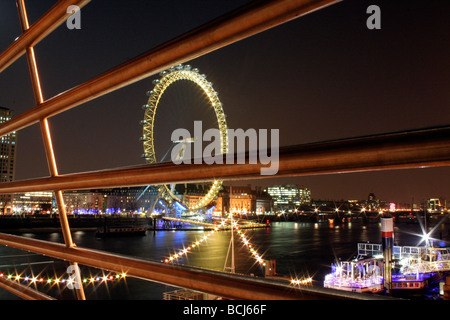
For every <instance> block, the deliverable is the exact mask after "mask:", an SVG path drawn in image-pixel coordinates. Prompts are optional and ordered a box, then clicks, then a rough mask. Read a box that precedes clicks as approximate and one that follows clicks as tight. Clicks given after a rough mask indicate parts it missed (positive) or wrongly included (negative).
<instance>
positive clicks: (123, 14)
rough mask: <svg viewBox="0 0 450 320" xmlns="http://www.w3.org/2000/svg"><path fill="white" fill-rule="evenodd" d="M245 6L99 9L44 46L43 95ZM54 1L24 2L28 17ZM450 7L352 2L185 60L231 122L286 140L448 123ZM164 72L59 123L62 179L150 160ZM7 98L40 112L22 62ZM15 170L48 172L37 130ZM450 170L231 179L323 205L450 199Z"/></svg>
mask: <svg viewBox="0 0 450 320" xmlns="http://www.w3.org/2000/svg"><path fill="white" fill-rule="evenodd" d="M248 2H249V1H226V2H225V1H216V2H214V3H208V4H205V3H204V2H203V1H189V2H182V1H180V2H178V1H174V2H171V3H170V4H169V3H163V2H160V1H154V2H152V1H148V2H142V1H127V3H126V4H124V3H123V2H120V1H113V2H111V1H110V2H108V3H106V2H104V1H95V2H92V3H90V4H88V5H87V6H86V7H85V8H83V9H82V10H81V29H80V30H69V29H68V28H67V27H66V25H65V24H62V25H61V26H60V27H59V28H58V29H57V30H55V32H54V33H52V34H51V35H50V36H49V37H48V39H45V41H43V42H42V43H40V44H38V45H37V46H36V48H35V50H36V57H37V63H38V67H39V71H40V73H41V80H42V86H43V89H44V95H45V98H46V99H48V98H51V97H53V96H54V95H56V94H58V93H60V92H62V91H65V90H68V89H70V88H72V87H74V86H76V85H78V84H80V83H82V82H83V81H86V80H89V79H91V78H92V77H94V76H96V75H97V74H99V73H101V72H104V71H106V70H108V69H110V68H112V67H114V66H116V65H118V64H120V63H123V62H124V61H126V60H128V59H130V58H133V57H135V56H137V55H139V54H140V53H142V52H144V51H147V50H149V49H151V48H153V47H156V46H157V45H159V44H161V43H164V42H166V41H168V40H170V39H172V38H174V37H176V36H178V35H180V34H183V33H185V32H187V31H189V30H191V29H194V28H195V27H197V26H199V25H201V24H203V23H206V22H208V21H210V20H212V19H214V18H216V17H218V16H221V15H222V14H224V13H226V12H228V11H230V10H232V9H234V8H238V7H240V6H241V5H243V4H246V3H248ZM54 3H55V1H51V0H46V1H44V0H43V1H39V3H36V2H30V3H29V4H27V8H28V14H29V16H30V23H32V22H33V21H35V20H36V18H37V17H40V16H41V15H42V14H43V13H44V12H45V11H47V10H48V9H49V8H50V7H51V5H53V4H54ZM370 4H376V5H379V7H380V8H381V29H380V30H369V29H368V28H367V26H366V20H367V18H368V14H367V13H366V8H367V7H368V6H369V5H370ZM0 9H1V10H0V12H1V13H0V15H2V19H0V24H1V25H0V30H1V31H0V49H1V50H4V49H5V48H6V47H7V46H8V45H10V44H11V43H12V41H13V40H14V39H15V38H16V37H17V36H19V35H20V34H21V29H20V25H19V22H18V17H17V9H16V7H15V3H14V1H11V2H2V3H1V4H0ZM448 9H449V4H447V3H439V2H437V1H435V2H432V4H424V3H422V2H420V1H410V2H408V3H407V4H404V3H389V2H388V1H370V2H369V1H344V2H342V3H338V4H335V5H332V6H330V7H327V8H324V9H321V10H319V11H317V12H314V13H311V14H308V15H306V16H304V17H300V18H298V19H296V20H294V21H291V22H288V23H286V24H284V25H282V26H279V27H276V28H274V29H272V30H269V31H267V32H264V33H262V34H258V35H255V36H253V37H251V38H249V39H246V40H243V41H240V42H238V43H236V44H233V45H231V46H229V47H226V48H223V49H221V50H218V51H217V52H212V53H210V54H207V55H205V56H203V57H199V58H197V59H195V60H193V61H189V62H188V63H189V64H191V65H192V66H195V67H197V68H199V69H200V71H201V72H202V73H205V74H206V75H207V77H208V80H209V81H211V82H213V83H214V87H215V89H216V90H217V91H218V92H219V96H220V99H221V101H222V102H223V104H224V107H223V108H224V112H225V114H226V115H227V121H228V122H229V126H230V127H232V128H244V129H246V128H267V129H271V128H277V129H280V143H281V145H282V146H287V145H295V144H303V143H309V142H316V141H326V140H333V139H343V138H348V137H355V136H364V135H371V134H378V133H384V132H396V131H402V130H412V129H419V128H425V127H435V126H442V125H448V124H449V123H450V115H449V112H448V102H449V95H448V90H447V88H446V84H448V83H449V81H448V80H449V78H448V75H449V74H450V73H449V72H448V71H449V62H448V58H447V57H448V53H449V43H450V41H448V34H447V32H446V28H445V27H446V25H447V23H446V21H447V20H446V19H447V18H446V14H445V12H448ZM136 15H137V16H136ZM131 17H132V18H131ZM175 21H176V22H177V23H174V22H175ZM154 78H156V76H155V77H150V78H148V79H145V80H142V81H140V82H138V83H136V84H133V85H130V86H129V87H127V88H124V89H121V90H118V91H117V92H114V93H111V94H109V95H107V96H105V97H102V98H98V99H96V100H93V101H91V102H89V103H86V104H84V105H82V106H80V107H78V108H75V109H72V110H70V111H68V112H66V113H64V114H61V115H57V116H55V117H52V118H50V119H49V122H50V127H51V129H52V133H53V140H54V145H55V152H56V160H57V163H58V167H59V169H60V170H59V171H60V173H62V174H64V173H71V172H77V171H91V170H100V169H108V168H115V167H121V166H131V165H138V164H143V163H144V161H143V159H141V158H140V155H141V153H142V143H141V142H139V137H140V136H141V135H142V127H141V126H140V125H139V121H140V120H142V119H143V116H144V114H143V111H142V109H141V106H142V105H143V104H145V103H146V100H147V98H148V97H147V96H146V94H145V93H146V91H147V90H150V89H151V88H152V83H151V81H152V80H153V79H154ZM0 90H1V92H2V96H1V97H0V105H1V106H3V107H6V108H10V109H12V110H13V111H14V113H15V115H17V114H20V113H22V112H24V111H26V110H28V109H30V108H31V107H33V106H34V105H35V103H34V98H33V92H32V89H31V86H30V82H29V75H28V67H27V63H26V59H25V57H22V58H21V59H19V60H18V61H16V62H15V63H14V64H13V65H12V66H11V67H10V68H8V69H7V70H5V71H4V72H3V73H2V74H0ZM180 91H181V92H185V91H183V90H182V88H180ZM188 98H189V99H190V100H189V99H188V101H187V103H188V102H189V101H190V102H191V103H192V101H195V97H188ZM182 103H185V102H184V101H182ZM185 111H186V110H179V109H175V108H170V107H169V106H167V107H166V108H161V117H162V118H161V119H160V120H161V123H170V126H172V128H171V129H172V130H173V129H174V128H178V127H180V126H183V125H186V124H183V122H182V121H180V118H181V120H183V119H184V118H185V117H186V115H185V113H184V112H185ZM201 112H202V109H201V108H197V109H195V108H191V109H190V114H188V115H187V116H188V117H187V119H193V120H196V119H204V118H205V117H206V118H207V117H208V116H209V115H204V114H202V113H201ZM164 119H165V120H166V122H164V121H163V120H164ZM168 126H169V125H168ZM168 129H169V128H168ZM30 159H33V161H31V162H30ZM16 167H17V171H16V178H17V179H18V180H23V179H29V178H34V177H42V176H47V175H48V169H47V164H46V159H45V154H44V149H43V144H42V138H41V133H40V132H39V127H38V126H37V125H35V126H32V127H29V128H25V129H23V130H21V131H19V132H18V148H17V166H16ZM448 176H450V169H449V168H448V167H445V168H429V169H408V170H392V171H379V172H377V171H373V172H363V173H351V174H350V173H348V174H336V175H318V176H305V177H292V178H276V177H274V178H270V179H262V180H250V181H249V182H247V181H235V182H227V183H230V184H236V185H242V184H247V183H251V184H252V185H259V186H264V185H270V184H285V183H295V184H300V185H304V186H308V187H309V188H311V190H313V194H317V198H330V199H353V198H356V199H364V198H366V197H367V195H368V194H369V193H375V194H376V195H377V196H378V197H379V198H382V199H386V201H393V202H406V203H408V202H411V200H412V199H413V198H414V199H416V200H415V201H417V202H418V201H422V199H427V198H430V197H446V198H448V197H449V196H450V184H448V183H446V181H445V177H448ZM272 182H273V183H272Z"/></svg>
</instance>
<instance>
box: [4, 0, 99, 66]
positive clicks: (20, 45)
mask: <svg viewBox="0 0 450 320" xmlns="http://www.w3.org/2000/svg"><path fill="white" fill-rule="evenodd" d="M90 1H91V0H60V1H58V2H57V3H56V4H55V5H54V6H53V7H51V8H50V10H48V11H47V12H46V13H45V14H44V15H43V16H42V17H41V18H39V20H37V21H36V22H35V23H33V25H32V26H31V27H30V28H29V29H28V30H27V32H25V33H24V34H23V35H21V36H20V37H18V38H17V39H16V40H15V41H14V42H13V43H12V44H11V45H10V46H9V47H8V48H6V50H5V51H3V52H2V53H0V72H3V70H5V69H6V68H7V67H9V66H10V65H11V64H12V63H14V62H15V61H16V60H17V59H19V58H20V57H21V56H22V55H24V54H25V52H26V49H27V48H28V47H31V46H34V45H36V44H38V43H39V42H40V41H41V40H42V39H44V38H45V37H46V36H47V35H48V34H50V33H51V32H52V31H53V30H55V29H56V28H57V27H58V26H60V25H61V24H62V23H63V22H64V21H66V19H67V18H68V17H69V16H70V13H67V7H69V6H70V5H77V6H78V7H80V8H82V7H84V6H85V5H86V4H88V3H89V2H90Z"/></svg>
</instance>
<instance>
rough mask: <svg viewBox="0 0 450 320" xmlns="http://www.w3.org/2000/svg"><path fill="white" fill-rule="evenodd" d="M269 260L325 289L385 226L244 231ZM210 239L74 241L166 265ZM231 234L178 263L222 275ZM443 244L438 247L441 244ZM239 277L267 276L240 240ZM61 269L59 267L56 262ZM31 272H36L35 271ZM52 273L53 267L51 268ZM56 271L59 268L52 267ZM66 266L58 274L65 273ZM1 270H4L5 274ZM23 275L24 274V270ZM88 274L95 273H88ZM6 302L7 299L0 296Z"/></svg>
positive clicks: (184, 234) (104, 292) (17, 260)
mask: <svg viewBox="0 0 450 320" xmlns="http://www.w3.org/2000/svg"><path fill="white" fill-rule="evenodd" d="M243 232H244V233H245V234H246V236H247V238H248V239H249V241H250V242H251V243H252V244H253V245H254V247H255V249H257V251H258V252H259V253H261V254H263V258H264V259H268V260H271V259H274V260H276V269H277V272H278V273H279V274H284V275H299V274H301V275H314V280H316V282H315V283H314V284H315V285H321V284H322V281H323V278H324V276H325V274H327V273H329V272H330V265H331V263H333V262H334V261H335V259H338V258H340V259H342V260H347V259H350V258H352V257H353V256H354V255H356V253H357V251H356V250H357V243H358V242H371V243H381V231H380V224H379V223H368V224H362V223H359V222H357V223H355V222H352V223H341V222H339V223H336V222H335V223H334V224H333V225H331V224H329V223H327V222H321V223H304V222H275V223H272V225H271V227H270V228H262V229H250V230H244V231H243ZM420 234H421V229H420V226H418V225H408V224H400V225H396V227H395V229H394V241H395V243H396V244H401V245H416V244H417V243H418V242H419V241H420V238H419V236H418V235H420ZM204 235H205V232H204V231H198V230H191V231H155V232H153V231H148V232H147V235H146V236H144V237H124V238H120V237H118V238H97V237H95V231H75V232H73V234H72V236H73V239H74V242H75V243H76V244H77V246H79V247H86V248H91V249H98V250H103V251H108V252H113V253H118V254H123V255H127V256H132V257H138V258H143V259H148V260H154V261H163V260H164V258H165V257H167V256H169V255H171V254H173V253H174V252H176V251H178V250H180V249H183V248H184V247H186V246H188V245H190V244H191V243H193V242H195V241H197V240H198V239H200V238H201V237H203V236H204ZM22 236H26V237H33V238H36V239H42V240H47V241H53V242H62V241H63V238H62V234H61V233H57V232H53V233H36V234H33V233H27V234H22ZM449 236H450V232H449V231H448V225H447V226H446V227H439V228H436V229H435V230H434V237H435V238H436V239H438V240H439V242H443V243H444V242H445V243H447V245H448V241H450V238H449ZM230 238H231V232H230V231H219V232H215V233H214V234H213V235H211V236H210V237H209V238H208V239H207V240H206V241H205V242H204V243H202V245H200V246H199V247H198V248H195V250H191V252H190V253H189V254H188V255H187V256H184V257H183V258H181V259H178V260H177V263H178V264H182V265H188V266H193V267H200V268H206V269H213V270H219V271H222V270H223V268H224V263H225V260H226V257H227V251H228V247H229V244H230ZM437 244H438V243H436V245H437ZM0 257H1V259H2V264H3V265H12V266H17V268H19V267H20V268H22V269H23V268H25V267H27V266H26V265H27V264H29V265H30V266H32V268H33V270H38V269H39V268H38V265H34V264H33V263H36V262H40V261H41V262H42V261H46V260H47V261H48V260H49V258H48V257H42V256H40V255H24V252H23V251H20V250H16V249H13V248H9V247H4V246H1V247H0ZM235 262H236V272H238V273H244V274H255V275H262V274H263V269H262V268H261V266H260V265H259V264H258V263H255V259H254V258H253V257H252V256H251V254H250V253H249V249H248V247H247V246H245V245H243V243H242V242H241V241H240V239H239V238H238V237H236V238H235ZM54 265H55V266H57V265H58V262H55V263H54ZM30 268H31V267H30ZM48 268H50V267H48ZM52 268H53V267H52ZM65 268H66V264H64V263H62V264H61V265H60V266H59V267H58V268H57V270H58V272H62V273H64V271H65ZM0 271H1V270H0ZM18 271H19V270H18ZM86 272H88V273H89V272H91V271H90V270H87V271H86ZM166 289H167V287H166V286H164V285H160V284H155V283H152V282H149V281H143V280H139V279H131V278H130V279H127V281H126V283H121V284H117V285H114V286H110V287H108V288H107V289H105V288H103V289H101V288H99V287H97V288H90V289H89V290H88V292H87V294H88V295H89V297H88V298H89V299H102V298H105V299H109V298H112V299H161V298H162V292H163V291H164V290H166ZM0 297H1V294H0Z"/></svg>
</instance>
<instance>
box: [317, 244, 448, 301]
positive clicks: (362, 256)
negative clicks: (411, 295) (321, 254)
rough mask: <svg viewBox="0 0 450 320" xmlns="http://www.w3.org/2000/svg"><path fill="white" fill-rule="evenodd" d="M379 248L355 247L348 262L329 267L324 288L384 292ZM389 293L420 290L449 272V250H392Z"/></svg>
mask: <svg viewBox="0 0 450 320" xmlns="http://www.w3.org/2000/svg"><path fill="white" fill-rule="evenodd" d="M382 250H383V249H382V245H381V244H371V243H358V255H357V257H356V258H355V259H354V260H351V261H339V262H337V263H335V264H332V266H331V270H332V272H331V273H329V274H327V275H326V276H325V280H324V287H325V288H333V289H338V290H344V291H352V292H372V293H376V292H380V291H383V290H384V279H383V267H384V262H383V251H382ZM392 259H393V261H392V262H393V264H392V289H393V290H397V291H400V290H401V291H404V290H411V291H412V290H415V291H419V290H424V289H425V288H426V286H427V284H428V282H429V280H430V279H431V278H432V277H433V276H435V275H436V274H438V273H445V272H449V271H450V248H436V247H431V246H423V247H411V246H393V251H392Z"/></svg>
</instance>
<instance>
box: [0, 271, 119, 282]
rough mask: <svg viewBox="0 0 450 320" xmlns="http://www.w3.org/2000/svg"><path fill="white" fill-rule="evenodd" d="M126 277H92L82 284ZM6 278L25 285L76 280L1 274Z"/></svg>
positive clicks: (72, 280) (73, 279) (0, 276)
mask: <svg viewBox="0 0 450 320" xmlns="http://www.w3.org/2000/svg"><path fill="white" fill-rule="evenodd" d="M125 277H126V273H120V274H119V273H118V274H108V275H103V276H90V277H84V278H83V279H82V282H83V283H84V284H93V283H102V282H111V281H119V280H123V279H125ZM1 278H5V279H8V280H13V281H17V282H21V283H25V284H75V278H74V277H73V276H68V277H63V276H61V277H48V276H34V275H33V276H27V275H25V276H23V275H20V274H17V273H16V274H13V273H4V272H0V279H1Z"/></svg>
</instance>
